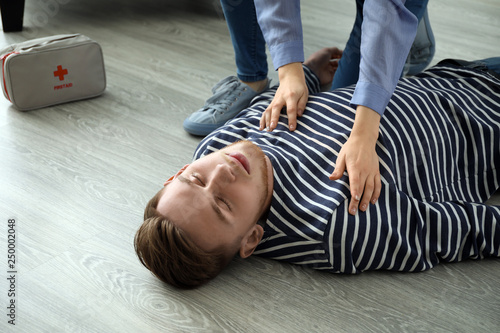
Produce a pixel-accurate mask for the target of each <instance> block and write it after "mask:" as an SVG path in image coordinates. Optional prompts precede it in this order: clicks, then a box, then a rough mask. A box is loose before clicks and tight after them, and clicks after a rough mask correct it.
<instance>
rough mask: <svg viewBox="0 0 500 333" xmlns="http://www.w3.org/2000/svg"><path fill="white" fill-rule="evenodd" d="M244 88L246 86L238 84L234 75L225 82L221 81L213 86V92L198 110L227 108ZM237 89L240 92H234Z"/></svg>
mask: <svg viewBox="0 0 500 333" xmlns="http://www.w3.org/2000/svg"><path fill="white" fill-rule="evenodd" d="M221 88H222V89H221ZM246 89H248V88H247V87H245V86H244V85H242V84H240V82H239V81H238V79H237V78H236V77H234V78H232V79H231V80H228V81H225V82H223V81H221V82H219V83H218V84H217V85H215V86H214V87H213V89H212V91H213V93H214V94H213V95H212V97H210V98H209V99H207V100H206V102H205V106H204V107H203V109H202V110H200V111H203V112H206V111H220V110H227V109H229V107H230V106H231V105H232V104H233V103H234V102H235V101H236V100H237V99H238V96H241V94H242V93H243V91H245V90H246ZM238 90H240V92H239V94H236V93H235V92H237V91H238Z"/></svg>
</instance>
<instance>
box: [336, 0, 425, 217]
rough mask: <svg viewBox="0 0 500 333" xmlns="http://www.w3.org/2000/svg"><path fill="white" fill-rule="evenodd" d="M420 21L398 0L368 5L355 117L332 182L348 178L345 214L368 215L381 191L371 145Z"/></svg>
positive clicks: (373, 0) (369, 1) (370, 0)
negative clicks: (349, 198)
mask: <svg viewBox="0 0 500 333" xmlns="http://www.w3.org/2000/svg"><path fill="white" fill-rule="evenodd" d="M417 26H418V22H417V19H416V17H415V16H414V15H413V14H412V13H411V12H410V11H409V10H408V9H407V8H405V7H404V3H403V1H402V0H366V1H365V3H364V7H363V23H362V26H361V29H362V30H361V47H360V49H361V63H360V73H359V79H358V82H357V84H356V89H355V91H354V95H353V97H352V99H351V105H352V106H353V107H355V108H356V118H355V121H354V125H353V129H352V132H351V134H350V136H349V139H348V140H347V142H346V143H345V145H344V146H343V147H342V149H341V151H340V153H339V156H338V158H337V162H336V166H335V170H334V171H333V173H332V174H331V176H330V178H331V179H332V180H337V179H340V177H342V174H343V173H344V171H345V170H347V173H348V175H349V184H350V188H351V197H352V199H351V202H350V204H349V212H350V213H351V214H355V213H356V211H357V209H358V207H359V208H360V210H361V211H366V209H367V208H368V205H369V203H370V202H371V203H375V202H376V201H377V199H378V196H379V194H380V189H381V182H380V172H379V162H378V156H377V153H376V151H375V145H376V142H377V137H378V130H379V124H380V117H381V116H382V114H383V113H384V110H385V108H386V106H387V104H388V103H389V100H390V98H391V96H392V94H393V92H394V89H395V88H396V85H397V82H398V80H399V77H400V76H401V72H402V70H403V66H404V63H405V60H406V58H407V56H408V53H409V51H410V48H411V45H412V43H413V40H414V39H415V35H416V31H417Z"/></svg>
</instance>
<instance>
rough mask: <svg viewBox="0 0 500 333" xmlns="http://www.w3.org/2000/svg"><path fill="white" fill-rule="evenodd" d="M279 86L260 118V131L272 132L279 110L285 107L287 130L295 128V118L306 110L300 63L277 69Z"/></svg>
mask: <svg viewBox="0 0 500 333" xmlns="http://www.w3.org/2000/svg"><path fill="white" fill-rule="evenodd" d="M278 75H279V80H280V85H279V87H278V90H277V91H276V95H274V99H273V101H272V102H271V104H269V106H268V107H267V109H266V111H264V113H263V114H262V118H260V130H261V131H262V130H263V129H264V128H268V130H269V131H272V130H273V129H275V128H276V126H277V125H278V119H279V116H280V113H281V109H282V108H283V107H284V106H285V107H286V113H287V115H288V128H289V129H290V131H294V130H295V129H296V128H297V117H300V116H302V114H303V113H304V109H305V108H306V103H307V99H308V98H309V92H308V90H307V85H306V79H305V77H304V70H303V69H302V64H301V63H300V62H294V63H291V64H288V65H285V66H282V67H280V68H278Z"/></svg>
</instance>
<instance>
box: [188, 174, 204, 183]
mask: <svg viewBox="0 0 500 333" xmlns="http://www.w3.org/2000/svg"><path fill="white" fill-rule="evenodd" d="M191 177H193V178H194V179H195V180H196V181H197V182H198V183H199V184H200V185H201V186H205V183H204V182H203V181H202V180H201V178H200V176H199V175H198V174H197V173H193V174H191Z"/></svg>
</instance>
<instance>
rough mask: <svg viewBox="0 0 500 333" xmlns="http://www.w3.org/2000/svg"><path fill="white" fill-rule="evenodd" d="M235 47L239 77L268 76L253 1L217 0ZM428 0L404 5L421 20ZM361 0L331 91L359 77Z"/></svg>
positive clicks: (262, 39) (257, 77)
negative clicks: (219, 2)
mask: <svg viewBox="0 0 500 333" xmlns="http://www.w3.org/2000/svg"><path fill="white" fill-rule="evenodd" d="M220 1H221V5H222V10H223V11H224V16H225V18H226V22H227V25H228V28H229V33H230V35H231V41H232V43H233V47H234V54H235V60H236V68H237V72H236V73H237V75H238V78H239V79H240V80H242V81H247V82H255V81H260V80H264V79H265V78H266V77H267V73H268V65H267V55H266V44H265V40H264V36H263V35H262V31H261V30H260V27H259V23H258V22H257V14H256V13H255V4H254V2H253V0H220ZM427 2H428V0H407V1H406V4H405V6H406V7H407V8H408V9H409V10H410V11H411V12H412V13H413V14H414V15H415V16H416V17H417V19H418V20H419V21H420V19H421V18H422V16H423V15H424V13H425V10H426V8H427ZM363 3H364V0H356V8H357V14H356V20H355V22H354V26H353V29H352V32H351V35H350V37H349V40H348V42H347V44H346V46H345V48H344V55H348V57H347V56H346V57H343V58H342V59H349V61H342V59H341V60H340V63H339V68H338V69H337V72H336V73H335V78H334V81H333V86H332V88H339V87H345V86H348V85H350V84H353V83H356V82H357V80H358V76H359V61H360V57H359V55H360V51H359V47H360V45H361V23H362V21H363Z"/></svg>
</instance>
